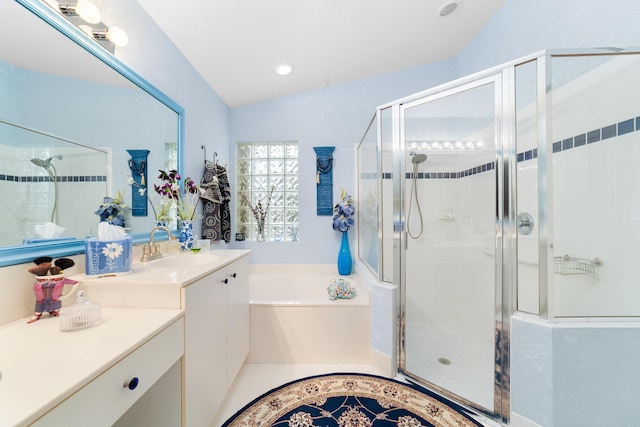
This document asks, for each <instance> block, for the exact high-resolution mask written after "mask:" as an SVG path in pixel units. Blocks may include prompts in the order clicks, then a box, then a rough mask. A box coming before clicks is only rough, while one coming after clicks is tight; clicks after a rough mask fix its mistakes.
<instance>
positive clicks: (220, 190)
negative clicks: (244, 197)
mask: <svg viewBox="0 0 640 427" xmlns="http://www.w3.org/2000/svg"><path fill="white" fill-rule="evenodd" d="M200 187H201V188H203V189H204V190H205V192H204V194H202V195H201V196H200V198H201V199H202V207H203V208H202V212H203V215H202V238H203V239H209V240H213V241H220V240H224V241H225V242H227V243H229V242H231V211H230V207H229V202H230V201H231V187H230V186H229V178H228V176H227V170H226V168H224V167H222V166H220V165H219V164H217V163H213V162H210V161H205V166H204V174H203V176H202V181H201V184H200Z"/></svg>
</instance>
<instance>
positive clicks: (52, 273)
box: [27, 257, 78, 323]
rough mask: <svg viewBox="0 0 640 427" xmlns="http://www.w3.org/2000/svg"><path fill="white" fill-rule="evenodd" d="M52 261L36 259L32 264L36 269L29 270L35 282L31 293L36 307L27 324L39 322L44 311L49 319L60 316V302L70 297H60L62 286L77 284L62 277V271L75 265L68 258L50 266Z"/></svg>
mask: <svg viewBox="0 0 640 427" xmlns="http://www.w3.org/2000/svg"><path fill="white" fill-rule="evenodd" d="M51 261H53V259H52V258H51V257H40V258H36V259H35V260H34V261H33V262H34V263H35V264H36V267H32V268H30V269H29V273H32V274H35V276H36V281H35V283H34V284H33V293H34V295H35V296H36V307H35V310H34V313H33V316H32V317H31V319H29V321H28V322H27V323H33V322H35V321H37V320H40V317H41V316H42V313H44V312H45V311H46V312H48V313H49V316H51V317H58V316H59V315H60V308H61V307H62V300H63V299H64V298H66V297H67V296H69V295H71V293H72V292H70V293H69V294H67V295H64V296H63V295H62V289H63V288H64V285H76V284H77V283H78V282H77V281H75V280H72V279H68V278H66V277H64V275H63V274H62V271H63V270H64V269H66V268H70V267H73V266H74V265H75V263H74V262H73V260H71V259H69V258H60V259H57V260H56V261H55V262H54V265H51Z"/></svg>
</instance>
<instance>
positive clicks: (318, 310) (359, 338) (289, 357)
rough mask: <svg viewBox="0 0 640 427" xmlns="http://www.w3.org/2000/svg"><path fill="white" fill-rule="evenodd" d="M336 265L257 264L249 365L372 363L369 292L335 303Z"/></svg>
mask: <svg viewBox="0 0 640 427" xmlns="http://www.w3.org/2000/svg"><path fill="white" fill-rule="evenodd" d="M339 277H341V276H339V275H338V273H337V270H336V266H335V265H331V264H330V265H324V264H321V265H316V264H311V265H299V264H252V265H251V275H250V304H251V350H250V352H249V356H248V358H247V362H249V363H349V364H351V363H371V320H370V304H369V291H368V289H367V287H366V286H365V285H364V284H363V282H362V281H361V280H360V278H359V277H358V276H357V275H356V274H352V275H350V276H342V277H343V278H344V279H345V280H347V281H349V283H350V284H351V285H352V286H355V287H356V289H357V296H356V297H354V298H352V299H338V300H335V301H331V300H330V299H329V295H328V293H327V286H329V284H330V283H331V281H332V280H333V279H337V278H339Z"/></svg>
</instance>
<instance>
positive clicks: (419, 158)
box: [409, 151, 427, 165]
mask: <svg viewBox="0 0 640 427" xmlns="http://www.w3.org/2000/svg"><path fill="white" fill-rule="evenodd" d="M409 155H410V156H411V163H413V164H414V165H419V164H420V163H422V162H424V161H425V160H427V155H426V154H416V152H415V151H412V152H411V153H409Z"/></svg>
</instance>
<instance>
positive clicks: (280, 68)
mask: <svg viewBox="0 0 640 427" xmlns="http://www.w3.org/2000/svg"><path fill="white" fill-rule="evenodd" d="M292 72H293V65H291V64H280V65H276V73H278V74H280V75H281V76H286V75H287V74H291V73H292Z"/></svg>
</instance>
